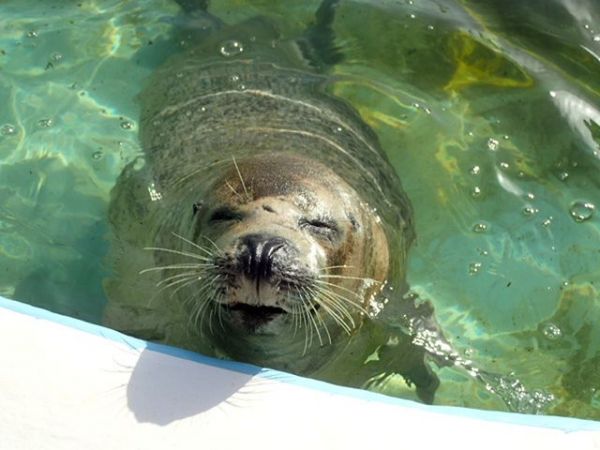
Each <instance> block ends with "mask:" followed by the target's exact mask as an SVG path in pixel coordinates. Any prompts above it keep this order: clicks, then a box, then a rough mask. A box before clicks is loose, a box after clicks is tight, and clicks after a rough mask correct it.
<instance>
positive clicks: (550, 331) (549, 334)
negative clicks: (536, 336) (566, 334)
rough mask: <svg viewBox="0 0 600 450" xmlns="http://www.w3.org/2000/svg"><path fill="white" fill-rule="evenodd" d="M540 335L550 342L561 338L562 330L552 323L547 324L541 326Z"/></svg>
mask: <svg viewBox="0 0 600 450" xmlns="http://www.w3.org/2000/svg"><path fill="white" fill-rule="evenodd" d="M542 334H543V335H544V336H545V337H546V338H548V339H550V340H551V341H556V340H557V339H560V338H561V337H562V330H561V329H560V328H559V327H558V326H557V325H555V324H553V323H552V322H548V323H545V324H544V325H542Z"/></svg>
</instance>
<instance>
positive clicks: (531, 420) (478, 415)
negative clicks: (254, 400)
mask: <svg viewBox="0 0 600 450" xmlns="http://www.w3.org/2000/svg"><path fill="white" fill-rule="evenodd" d="M0 308H5V309H8V310H11V311H15V312H18V313H21V314H25V315H28V316H31V317H34V318H37V319H43V320H49V321H51V322H55V323H59V324H61V325H65V326H68V327H71V328H75V329H77V330H80V331H85V332H87V333H91V334H95V335H97V336H101V337H103V338H106V339H111V340H113V341H118V342H121V343H125V344H127V345H128V346H130V347H132V348H135V349H138V350H140V351H141V350H144V349H148V350H152V351H156V352H160V353H164V354H167V355H171V356H175V357H178V358H183V359H188V360H192V361H197V362H200V363H203V364H207V365H210V366H214V367H219V368H223V369H228V370H232V371H236V372H242V373H245V374H249V375H259V376H263V377H266V378H270V379H274V380H277V381H280V382H284V383H289V384H294V385H298V386H303V387H308V388H311V389H316V390H320V391H325V392H329V393H333V394H337V395H345V396H350V397H355V398H360V399H363V400H368V401H375V402H381V403H387V404H392V405H398V406H403V407H409V408H416V409H424V410H426V411H431V412H436V413H440V414H446V415H452V416H462V417H470V418H474V419H480V420H487V421H492V422H502V423H509V424H514V425H526V426H533V427H544V428H552V429H558V430H563V431H567V432H573V431H598V432H600V422H595V421H592V420H583V419H574V418H569V417H556V416H536V415H528V414H516V413H505V412H497V411H482V410H477V409H469V408H459V407H451V406H428V405H422V404H420V403H416V402H412V401H409V400H402V399H398V398H393V397H388V396H385V395H381V394H376V393H373V392H369V391H365V390H361V389H352V388H346V387H341V386H335V385H332V384H329V383H324V382H321V381H316V380H311V379H309V378H302V377H299V376H296V375H291V374H288V373H285V372H280V371H276V370H272V369H264V368H260V367H256V366H252V365H250V364H243V363H238V362H233V361H224V360H219V359H214V358H209V357H207V356H202V355H199V354H197V353H193V352H190V351H187V350H182V349H179V348H175V347H169V346H168V345H162V344H155V343H152V342H147V341H144V340H141V339H136V338H132V337H130V336H126V335H124V334H122V333H119V332H117V331H114V330H111V329H110V328H105V327H102V326H100V325H95V324H92V323H88V322H84V321H81V320H78V319H74V318H72V317H67V316H63V315H60V314H56V313H53V312H50V311H47V310H45V309H41V308H36V307H34V306H31V305H27V304H25V303H21V302H17V301H14V300H9V299H7V298H4V297H1V296H0Z"/></svg>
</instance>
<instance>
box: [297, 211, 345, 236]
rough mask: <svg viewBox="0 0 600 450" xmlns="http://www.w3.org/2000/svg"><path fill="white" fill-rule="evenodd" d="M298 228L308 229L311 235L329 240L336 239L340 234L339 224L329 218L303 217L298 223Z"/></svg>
mask: <svg viewBox="0 0 600 450" xmlns="http://www.w3.org/2000/svg"><path fill="white" fill-rule="evenodd" d="M298 226H299V227H300V228H304V229H307V230H308V231H309V232H310V233H312V234H314V235H317V236H318V237H325V238H327V239H329V240H334V239H336V238H337V237H338V235H339V233H340V229H339V227H338V225H337V223H336V222H335V221H334V220H333V219H331V218H329V217H319V218H315V219H308V218H306V217H302V218H301V219H300V220H299V221H298Z"/></svg>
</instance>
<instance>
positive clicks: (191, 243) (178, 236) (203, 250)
mask: <svg viewBox="0 0 600 450" xmlns="http://www.w3.org/2000/svg"><path fill="white" fill-rule="evenodd" d="M171 233H172V234H173V236H175V237H177V238H179V239H181V240H182V241H183V242H187V243H188V244H190V245H192V246H194V247H196V248H197V249H198V250H200V251H202V252H204V253H206V254H207V255H208V256H211V257H212V256H214V255H213V252H211V251H210V250H208V249H207V248H204V247H202V246H201V245H198V244H197V243H195V242H192V241H190V240H189V239H186V238H184V237H183V236H181V235H179V234H177V233H175V232H171Z"/></svg>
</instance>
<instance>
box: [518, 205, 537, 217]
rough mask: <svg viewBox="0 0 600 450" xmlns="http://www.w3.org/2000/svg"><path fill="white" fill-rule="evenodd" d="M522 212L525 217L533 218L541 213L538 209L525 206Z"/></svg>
mask: <svg viewBox="0 0 600 450" xmlns="http://www.w3.org/2000/svg"><path fill="white" fill-rule="evenodd" d="M522 212H523V215H524V216H525V217H531V216H533V215H535V214H537V213H538V212H539V210H538V209H537V208H534V207H533V206H525V207H524V208H523V209H522Z"/></svg>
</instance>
